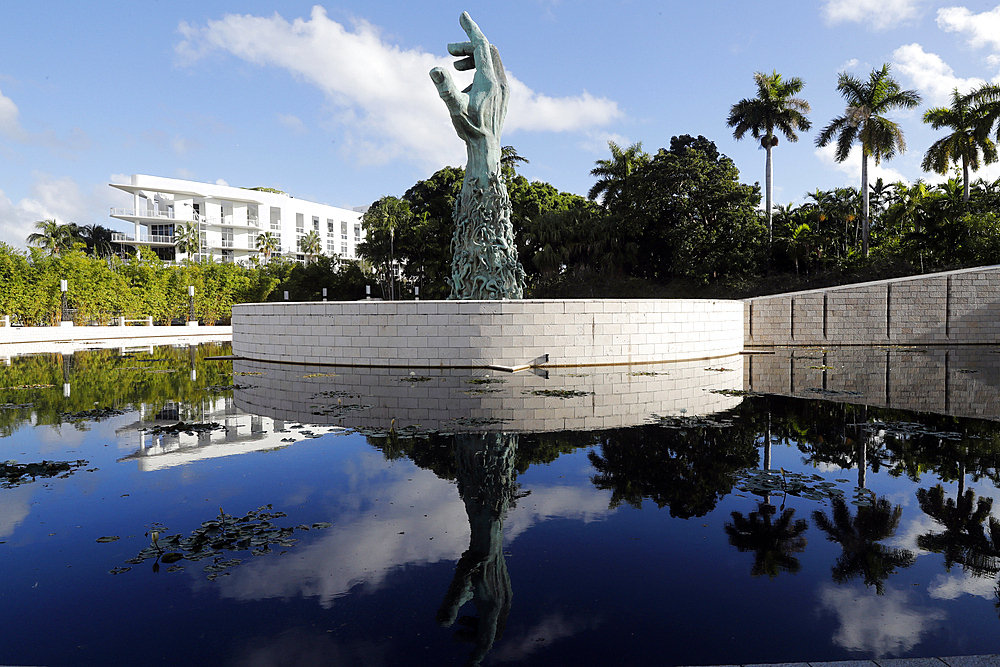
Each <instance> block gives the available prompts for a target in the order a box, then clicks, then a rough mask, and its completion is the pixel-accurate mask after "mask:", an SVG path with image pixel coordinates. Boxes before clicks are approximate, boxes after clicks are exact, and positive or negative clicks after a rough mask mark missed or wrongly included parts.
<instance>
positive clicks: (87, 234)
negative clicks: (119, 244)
mask: <svg viewBox="0 0 1000 667" xmlns="http://www.w3.org/2000/svg"><path fill="white" fill-rule="evenodd" d="M111 234H112V232H111V230H110V229H108V228H107V227H104V226H103V225H84V226H83V227H79V228H78V229H77V236H78V238H79V239H80V240H81V241H83V242H84V243H86V244H87V254H88V255H94V256H96V257H107V256H109V255H110V254H111V253H112V245H111Z"/></svg>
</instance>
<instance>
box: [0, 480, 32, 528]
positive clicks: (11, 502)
mask: <svg viewBox="0 0 1000 667" xmlns="http://www.w3.org/2000/svg"><path fill="white" fill-rule="evenodd" d="M30 500H31V487H30V486H29V485H27V484H25V485H23V486H15V487H14V488H11V489H0V537H7V536H8V535H11V534H12V533H13V532H14V529H15V528H17V527H18V526H20V525H21V523H22V522H23V521H24V520H25V519H26V518H28V514H29V513H30V512H31V505H30V502H29V501H30Z"/></svg>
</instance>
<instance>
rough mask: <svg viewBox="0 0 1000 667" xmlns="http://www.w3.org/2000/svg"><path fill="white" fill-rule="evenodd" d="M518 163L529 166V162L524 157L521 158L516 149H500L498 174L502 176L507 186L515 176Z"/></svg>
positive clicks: (506, 147) (511, 147) (505, 147)
mask: <svg viewBox="0 0 1000 667" xmlns="http://www.w3.org/2000/svg"><path fill="white" fill-rule="evenodd" d="M520 162H523V163H524V164H529V163H530V162H531V161H530V160H529V159H528V158H526V157H521V156H520V155H519V154H518V152H517V149H516V148H514V147H513V146H503V147H501V148H500V173H502V174H503V178H504V180H505V181H506V182H507V184H508V185H510V182H511V181H513V180H514V177H515V176H516V175H517V165H518V163H520Z"/></svg>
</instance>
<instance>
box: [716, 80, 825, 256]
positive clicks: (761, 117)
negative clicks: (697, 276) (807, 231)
mask: <svg viewBox="0 0 1000 667" xmlns="http://www.w3.org/2000/svg"><path fill="white" fill-rule="evenodd" d="M754 82H755V83H756V84H757V97H750V98H747V99H743V100H740V101H739V102H737V103H736V104H734V105H733V108H732V109H730V111H729V119H728V121H727V123H728V125H729V127H731V128H734V129H733V137H734V138H735V139H737V140H739V139H742V138H743V137H744V135H746V133H747V132H750V135H751V136H752V137H753V138H754V139H759V140H760V145H761V148H763V149H764V150H765V151H766V153H767V160H766V162H765V167H764V173H765V193H766V199H765V204H764V211H765V212H766V214H767V233H768V239H769V240H770V239H771V237H772V225H771V223H772V214H773V206H772V202H773V199H772V197H771V193H772V182H773V178H772V166H773V163H772V160H771V150H772V149H773V148H774V147H775V146H777V145H778V137H777V135H776V134H775V130H777V131H778V132H779V133H781V134H783V135H785V138H786V139H788V140H789V141H798V139H799V137H798V135H797V134H796V133H795V132H796V130H801V131H803V132H804V131H806V130H808V129H809V128H810V127H812V123H811V122H810V121H809V119H808V118H806V114H808V113H809V111H810V108H809V103H808V102H806V101H805V100H803V99H801V98H799V97H794V96H795V95H797V94H798V93H799V92H801V91H802V87H803V86H804V85H805V84H804V83H803V81H802V79H800V78H798V77H792V78H791V79H788V80H787V81H786V80H783V79H782V78H781V75H780V74H778V72H777V71H774V72H772V73H771V74H764V73H763V72H757V73H756V74H754Z"/></svg>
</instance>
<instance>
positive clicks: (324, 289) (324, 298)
mask: <svg viewBox="0 0 1000 667" xmlns="http://www.w3.org/2000/svg"><path fill="white" fill-rule="evenodd" d="M323 301H326V288H325V287H324V288H323Z"/></svg>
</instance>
